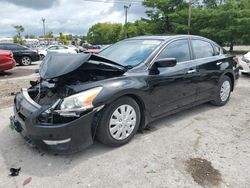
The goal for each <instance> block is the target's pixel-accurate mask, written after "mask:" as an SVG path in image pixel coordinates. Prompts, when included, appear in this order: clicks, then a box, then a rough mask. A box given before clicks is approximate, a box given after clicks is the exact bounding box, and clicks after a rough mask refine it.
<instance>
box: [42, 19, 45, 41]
mask: <svg viewBox="0 0 250 188" xmlns="http://www.w3.org/2000/svg"><path fill="white" fill-rule="evenodd" d="M42 22H43V37H44V38H45V18H42Z"/></svg>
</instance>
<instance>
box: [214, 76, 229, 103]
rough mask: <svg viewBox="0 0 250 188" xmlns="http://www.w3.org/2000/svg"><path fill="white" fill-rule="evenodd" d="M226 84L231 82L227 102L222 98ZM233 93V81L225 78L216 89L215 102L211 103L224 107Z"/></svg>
mask: <svg viewBox="0 0 250 188" xmlns="http://www.w3.org/2000/svg"><path fill="white" fill-rule="evenodd" d="M225 82H229V83H230V92H229V95H228V97H227V99H226V100H222V97H221V91H222V86H223V84H224V83H225ZM231 91H232V81H231V79H230V78H229V77H228V76H226V75H225V76H223V77H222V79H221V80H220V81H219V84H218V87H217V89H216V94H215V99H214V100H213V101H211V103H212V104H213V105H216V106H224V105H225V104H226V103H227V102H228V101H229V99H230V95H231Z"/></svg>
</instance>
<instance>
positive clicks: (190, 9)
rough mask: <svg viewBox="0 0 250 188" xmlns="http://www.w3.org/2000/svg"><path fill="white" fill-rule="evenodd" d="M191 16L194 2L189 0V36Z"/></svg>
mask: <svg viewBox="0 0 250 188" xmlns="http://www.w3.org/2000/svg"><path fill="white" fill-rule="evenodd" d="M191 16H192V0H189V9H188V34H189V35H190V31H191Z"/></svg>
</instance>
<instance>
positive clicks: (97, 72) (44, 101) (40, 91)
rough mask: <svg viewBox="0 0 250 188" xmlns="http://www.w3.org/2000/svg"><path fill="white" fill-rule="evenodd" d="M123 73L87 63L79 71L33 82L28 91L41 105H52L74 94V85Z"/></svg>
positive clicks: (104, 66)
mask: <svg viewBox="0 0 250 188" xmlns="http://www.w3.org/2000/svg"><path fill="white" fill-rule="evenodd" d="M121 75H122V72H120V71H114V70H113V69H110V68H109V67H108V66H106V65H102V64H91V63H86V64H84V65H82V66H81V67H79V68H78V69H77V70H75V71H73V72H71V73H68V74H66V75H63V76H61V77H58V78H52V79H45V80H43V79H42V78H40V80H38V81H36V82H31V87H30V88H29V89H28V92H29V95H30V97H31V98H32V99H33V100H34V101H35V102H36V103H38V104H39V105H41V106H44V105H51V104H53V103H55V102H56V101H57V100H58V99H60V98H61V99H63V98H64V97H67V96H69V95H72V94H74V90H72V87H69V86H72V85H81V84H86V83H90V82H95V81H100V80H104V79H108V78H112V77H116V76H121Z"/></svg>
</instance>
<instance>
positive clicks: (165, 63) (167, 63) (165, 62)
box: [152, 58, 177, 69]
mask: <svg viewBox="0 0 250 188" xmlns="http://www.w3.org/2000/svg"><path fill="white" fill-rule="evenodd" d="M176 64H177V60H176V58H163V59H157V60H156V61H155V62H154V64H153V65H152V68H153V69H155V68H159V67H174V66H176Z"/></svg>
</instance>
